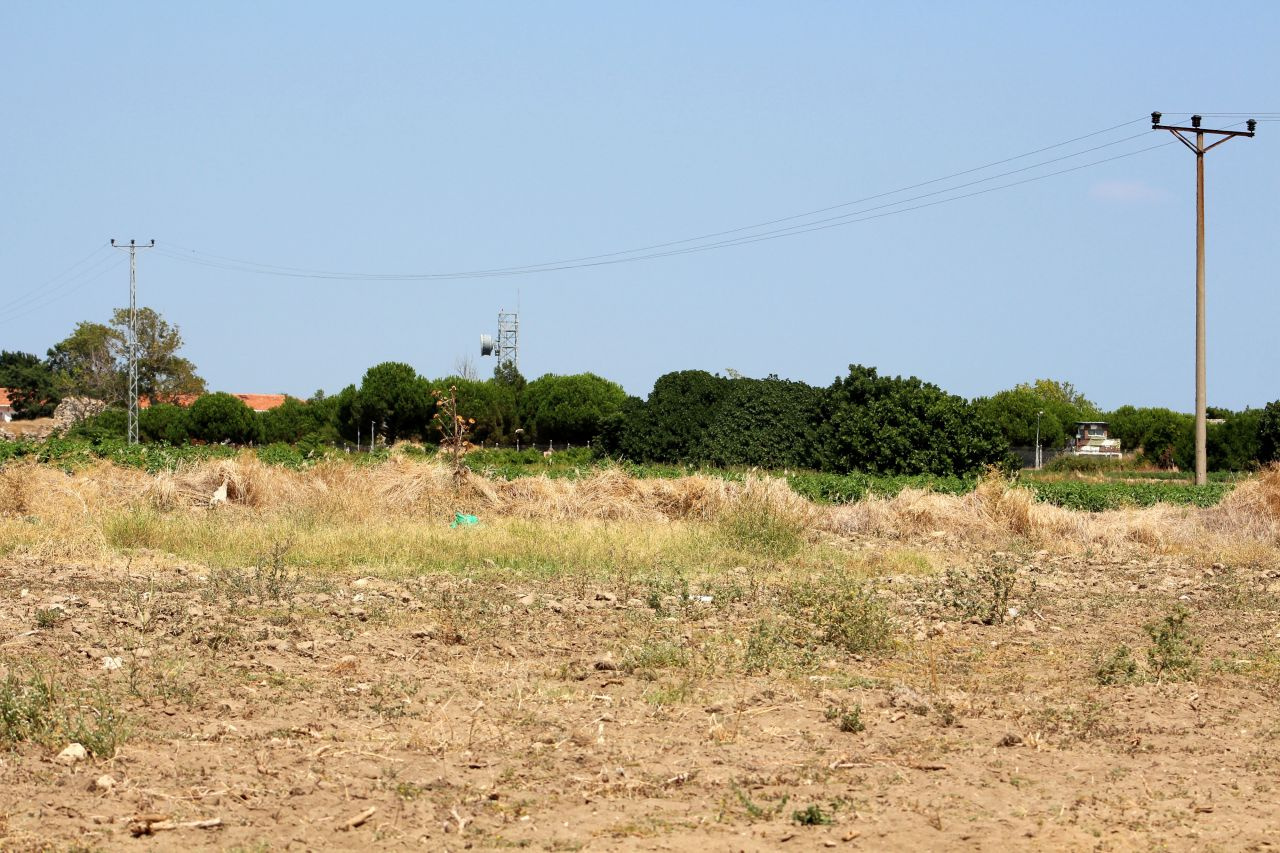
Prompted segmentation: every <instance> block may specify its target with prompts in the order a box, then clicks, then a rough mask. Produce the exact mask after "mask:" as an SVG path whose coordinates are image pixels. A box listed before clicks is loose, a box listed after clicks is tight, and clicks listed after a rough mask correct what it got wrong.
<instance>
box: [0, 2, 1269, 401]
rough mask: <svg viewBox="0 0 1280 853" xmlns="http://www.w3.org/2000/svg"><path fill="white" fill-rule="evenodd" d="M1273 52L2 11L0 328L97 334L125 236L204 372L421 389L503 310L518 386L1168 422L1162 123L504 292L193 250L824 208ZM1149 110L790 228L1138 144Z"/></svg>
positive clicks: (642, 9) (1097, 117)
mask: <svg viewBox="0 0 1280 853" xmlns="http://www.w3.org/2000/svg"><path fill="white" fill-rule="evenodd" d="M1278 42H1280V4H1277V3H1274V2H1234V3H1233V2H1227V3H1223V4H1220V5H1218V6H1216V7H1214V9H1213V10H1212V12H1206V11H1205V10H1204V8H1203V7H1200V6H1197V5H1195V4H1192V3H1190V2H1185V3H1171V2H1160V3H1155V2H1145V3H1144V2H1133V3H1124V4H1117V3H1113V2H1109V3H1102V2H1081V3H1070V4H1065V3H1058V4H1040V3H966V4H953V3H943V2H937V3H932V2H929V3H920V2H916V3H912V2H901V3H877V4H871V3H853V2H848V3H829V2H811V3H791V2H788V3H782V2H778V3H759V2H734V3H729V2H723V3H719V2H706V3H688V2H680V3H677V2H646V3H633V4H622V3H569V2H562V3H537V4H534V3H524V4H518V3H454V4H441V3H372V4H359V6H356V5H354V4H337V3H323V2H309V3H302V2H275V3H269V4H258V3H236V2H227V3H217V4H200V5H199V6H197V5H196V4H182V3H116V4H102V3H88V2H83V3H56V2H42V3H28V4H17V3H8V4H4V5H3V6H0V73H3V76H4V79H5V81H6V84H5V86H4V88H3V91H2V92H0V107H2V108H3V115H4V122H5V127H6V131H5V133H4V134H3V136H2V137H0V180H2V181H3V190H4V192H3V199H4V203H3V204H0V228H2V229H3V231H4V235H5V236H4V239H3V241H0V261H2V262H0V347H3V348H5V349H21V350H27V351H35V352H39V353H43V352H44V350H45V349H47V348H48V347H49V346H50V345H52V344H53V343H55V342H56V341H58V340H60V339H61V338H63V337H65V336H66V335H67V334H68V333H69V332H70V331H71V329H72V327H73V326H74V324H75V323H76V322H77V321H79V320H86V319H88V320H97V321H103V320H105V319H106V318H107V317H108V316H109V313H110V310H111V308H112V307H114V306H119V305H122V304H125V302H126V300H127V287H128V274H127V265H126V263H125V257H124V255H123V253H111V252H109V250H105V249H103V248H102V247H103V246H105V244H106V242H107V240H108V239H109V238H111V237H116V238H121V239H125V240H127V239H129V238H131V237H132V238H137V239H140V240H149V239H151V238H154V239H155V240H157V242H158V243H159V244H160V249H158V250H156V251H150V252H144V253H140V255H139V291H140V302H141V303H142V304H144V305H150V306H152V307H155V308H156V309H158V310H159V311H160V312H161V313H162V314H163V315H164V316H165V317H166V318H167V319H169V320H170V321H171V322H174V323H176V324H178V325H179V326H180V327H181V329H182V332H183V335H184V337H185V339H186V342H187V346H186V353H187V354H188V355H189V356H190V357H191V358H192V359H193V360H194V361H195V362H196V364H197V366H198V367H199V369H200V372H201V373H202V375H204V376H205V378H206V379H207V380H208V381H209V383H210V385H211V387H213V388H215V389H220V390H230V391H239V392H279V391H284V392H289V393H294V394H299V395H308V394H310V393H311V392H312V391H314V390H315V389H317V388H324V389H326V390H327V391H329V392H335V391H337V390H339V389H340V388H341V387H342V386H344V385H346V384H347V383H350V382H357V381H359V378H360V376H361V374H362V373H363V372H364V370H365V369H366V368H367V367H369V366H370V365H372V364H375V363H378V362H380V361H385V360H398V361H406V362H409V363H410V364H413V365H414V366H415V367H416V368H417V369H418V370H419V371H420V372H422V373H424V374H426V375H430V376H437V375H442V374H445V373H448V372H450V371H451V370H452V369H453V368H454V366H455V364H456V363H457V362H458V360H459V359H461V358H463V357H467V356H470V357H471V358H472V359H473V360H474V361H475V363H476V367H477V368H478V369H479V370H480V371H481V372H482V374H484V375H487V374H488V373H489V372H490V371H491V370H492V364H491V363H490V362H489V360H486V359H481V358H480V357H479V355H478V352H477V349H478V345H477V339H478V335H479V334H480V333H484V332H489V333H491V332H493V331H494V330H495V329H494V327H495V326H496V314H497V312H498V310H499V309H500V308H507V309H511V308H514V307H515V306H516V305H517V301H518V303H519V307H520V312H521V368H522V370H523V372H524V373H525V374H526V375H527V376H530V377H534V376H538V375H541V374H542V373H547V372H554V373H576V372H581V371H587V370H590V371H593V372H596V373H599V374H601V375H603V376H606V377H608V378H611V379H614V380H616V381H618V382H620V383H621V384H622V385H623V386H624V387H626V388H627V390H628V391H630V392H631V393H635V394H639V395H644V394H645V393H647V392H648V390H649V389H650V387H651V386H652V383H653V380H654V379H656V378H657V377H658V376H660V375H661V374H663V373H666V372H668V371H671V370H679V369H686V368H703V369H707V370H711V371H720V372H723V371H724V370H725V369H727V368H732V369H734V370H737V371H739V372H741V373H743V374H746V375H750V376H763V375H766V374H769V373H776V374H779V375H781V376H784V377H789V378H793V379H800V380H804V381H808V382H812V383H816V384H827V383H829V382H830V381H831V380H832V379H833V378H834V377H835V376H837V375H839V374H842V373H843V372H844V371H845V370H846V367H847V365H848V364H850V363H861V364H868V365H873V366H875V367H877V368H879V369H880V371H881V372H882V373H888V374H914V375H917V376H920V377H921V378H924V379H926V380H929V381H932V382H935V383H937V384H939V385H941V386H942V387H944V388H946V389H948V390H950V391H953V392H956V393H959V394H963V395H965V396H968V397H972V396H978V395H984V394H990V393H994V392H995V391H998V390H1001V389H1003V388H1008V387H1012V386H1013V385H1014V384H1016V383H1018V382H1021V381H1028V380H1031V379H1034V378H1037V377H1053V378H1058V379H1063V380H1067V381H1071V382H1073V383H1075V385H1076V386H1077V387H1078V388H1080V389H1081V390H1083V391H1084V392H1085V393H1086V394H1088V395H1089V396H1090V397H1091V398H1093V399H1094V400H1095V401H1097V402H1098V403H1100V404H1101V405H1103V406H1104V407H1114V406H1117V405H1120V404H1122V403H1134V404H1138V405H1162V406H1170V407H1174V408H1177V409H1181V410H1184V411H1189V410H1190V409H1191V407H1192V400H1193V362H1192V353H1193V349H1192V345H1193V338H1192V332H1193V317H1194V314H1193V310H1194V302H1193V295H1194V243H1193V238H1194V219H1193V217H1194V157H1193V156H1192V155H1191V154H1190V153H1189V152H1187V151H1186V150H1184V149H1182V148H1181V147H1180V146H1177V145H1168V146H1165V147H1162V148H1159V149H1156V150H1152V151H1147V152H1143V153H1139V154H1135V155H1134V156H1130V157H1125V158H1122V159H1119V160H1114V161H1112V162H1109V163H1103V164H1100V165H1096V166H1091V167H1088V168H1083V169H1080V170H1078V171H1074V172H1071V173H1069V174H1064V175H1059V176H1056V177H1049V178H1046V179H1044V180H1037V181H1033V182H1030V183H1026V184H1023V185H1020V186H1013V187H1009V188H1007V189H1002V190H999V191H995V192H990V193H987V194H984V195H981V196H977V197H973V198H968V199H962V200H957V201H953V202H946V203H942V204H938V205H935V206H931V207H928V208H924V209H920V210H914V211H909V212H903V213H901V214H899V215H890V216H886V217H883V218H878V219H872V220H869V221H862V222H854V223H851V224H845V225H841V226H839V227H833V228H829V229H826V230H818V231H813V232H811V233H804V234H799V235H796V236H790V237H786V238H782V239H771V240H765V241H760V242H755V243H750V244H747V245H741V246H734V247H728V248H722V249H718V250H714V251H705V252H696V253H690V254H682V255H676V256H673V257H663V258H656V259H649V260H640V261H636V262H629V263H619V264H611V265H605V266H591V267H584V268H577V269H563V270H556V271H550V272H542V273H538V274H533V275H521V276H504V277H487V278H464V279H453V280H408V281H381V280H367V279H366V280H355V281H349V280H334V279H318V278H291V277H279V276H268V275H259V274H253V273H249V272H245V271H243V270H242V269H223V268H219V267H218V266H210V265H209V262H210V259H211V258H212V257H214V256H222V257H229V258H235V259H243V260H247V261H250V262H254V263H257V264H270V265H279V266H288V267H297V268H306V269H310V270H324V271H345V272H353V273H415V274H416V273H440V272H453V271H467V270H480V269H491V268H495V267H507V266H514V265H527V264H537V263H542V262H548V261H555V260H558V259H564V258H576V257H582V256H587V255H596V254H602V253H609V252H615V251H622V250H628V249H633V248H636V247H642V246H648V245H652V244H657V243H664V242H667V241H674V240H682V239H685V238H690V237H695V236H698V235H703V234H707V233H712V232H718V231H724V230H728V229H733V228H738V227H741V226H746V225H751V224H753V223H758V222H764V221H769V220H774V219H777V218H780V217H786V216H791V215H794V214H799V213H803V212H805V211H810V210H815V209H820V208H826V207H829V206H832V205H838V204H842V203H845V202H849V201H851V200H855V199H859V198H863V197H867V196H871V195H876V194H879V193H884V192H889V191H893V190H897V189H899V188H902V187H906V186H909V185H912V184H917V183H920V182H922V181H927V180H930V179H932V178H937V177H939V176H944V175H949V174H952V173H955V172H960V171H963V170H967V169H971V168H974V167H978V166H982V165H984V164H987V163H991V162H993V161H997V160H1002V159H1004V158H1008V157H1014V156H1016V155H1020V154H1024V153H1026V152H1029V151H1032V150H1035V149H1038V148H1042V147H1045V146H1050V145H1054V144H1056V143H1060V142H1064V141H1066V140H1069V139H1072V138H1074V137H1079V136H1084V135H1085V134H1089V133H1092V132H1094V131H1098V130H1101V129H1104V128H1110V127H1113V126H1116V125H1121V124H1123V123H1125V122H1131V121H1134V120H1138V119H1141V118H1143V117H1144V116H1145V115H1146V114H1147V113H1149V112H1150V111H1151V110H1153V109H1160V110H1163V111H1165V112H1166V113H1167V114H1169V115H1170V117H1173V116H1174V115H1175V114H1177V113H1180V112H1186V113H1189V112H1191V111H1200V112H1204V113H1234V112H1251V113H1258V114H1259V116H1260V117H1262V114H1264V113H1268V112H1270V113H1272V115H1271V116H1268V118H1275V117H1277V115H1276V114H1277V113H1280V96H1277V94H1276V89H1275V82H1276V80H1277V79H1280V58H1278V56H1280V55H1278V54H1277V53H1276V52H1275V50H1274V49H1273V48H1274V45H1275V44H1276V43H1278ZM1238 120H1239V118H1236V117H1222V118H1214V119H1211V120H1210V121H1209V122H1208V124H1209V125H1211V126H1221V125H1222V124H1226V123H1232V122H1235V121H1238ZM1214 122H1217V123H1218V124H1217V125H1214V124H1213V123H1214ZM1146 128H1147V124H1146V123H1144V122H1142V121H1137V122H1136V123H1133V124H1128V125H1125V126H1123V127H1120V128H1118V129H1116V130H1113V131H1110V132H1108V133H1105V134H1100V135H1097V136H1093V137H1090V138H1089V139H1087V140H1083V141H1080V142H1077V143H1074V144H1072V145H1069V146H1063V147H1060V148H1055V149H1053V150H1051V151H1047V152H1044V153H1042V154H1039V155H1036V156H1033V157H1029V158H1024V159H1019V160H1015V161H1013V162H1011V163H1008V164H1005V165H1004V166H1001V167H996V168H993V169H990V170H986V171H979V172H974V173H971V174H969V175H966V176H964V177H963V178H957V179H954V180H952V181H949V182H942V183H939V184H931V185H929V186H927V187H925V188H922V189H918V190H915V191H912V192H909V193H906V194H905V195H896V196H890V197H888V198H886V199H881V200H877V201H874V202H868V203H866V204H864V205H863V206H861V207H859V206H856V205H855V206H849V207H845V208H841V209H839V210H837V211H834V212H833V213H829V214H826V216H831V215H835V214H838V213H845V212H848V211H852V210H860V209H862V208H863V207H871V206H874V205H878V204H884V203H887V202H891V201H895V200H901V199H902V198H905V197H911V196H915V195H919V194H921V193H925V192H931V191H935V190H939V189H946V188H947V187H950V186H954V185H956V184H958V183H964V182H967V181H972V180H977V179H982V178H986V177H990V176H992V175H994V174H997V173H999V172H1002V171H1008V170H1011V169H1017V168H1022V167H1024V166H1030V165H1033V164H1036V163H1041V162H1043V161H1045V160H1048V159H1051V158H1054V157H1060V156H1065V155H1069V154H1073V153H1076V152H1079V151H1081V150H1082V149H1084V148H1088V147H1092V146H1094V145H1103V144H1106V143H1115V144H1111V145H1108V147H1105V148H1102V149H1100V150H1098V151H1096V152H1093V153H1092V154H1084V155H1081V156H1076V157H1072V158H1071V159H1068V160H1064V161H1061V162H1059V163H1055V164H1050V165H1045V166H1042V167H1039V168H1036V169H1031V170H1028V171H1026V172H1021V173H1018V174H1016V175H1011V176H1009V177H1007V178H1000V179H994V180H990V181H988V182H987V183H984V184H979V185H976V186H975V187H972V188H970V189H969V190H965V191H964V192H972V191H974V190H976V189H985V188H990V187H995V186H1000V185H1003V184H1006V183H1010V182H1012V181H1015V180H1021V179H1024V178H1027V177H1034V176H1037V175H1041V174H1044V173H1046V172H1049V171H1054V170H1056V169H1062V168H1069V167H1072V166H1075V165H1082V164H1086V163H1090V162H1093V161H1095V160H1100V159H1102V158H1105V157H1112V156H1115V155H1116V154H1123V153H1127V152H1129V151H1135V150H1137V149H1138V148H1143V147H1147V146H1150V145H1155V144H1157V143H1159V142H1164V141H1171V140H1170V139H1169V137H1168V134H1159V133H1153V132H1151V131H1149V130H1146ZM1259 130H1260V133H1259V136H1258V138H1257V139H1253V140H1234V141H1232V142H1230V143H1228V144H1226V145H1224V146H1223V147H1222V148H1220V149H1217V150H1215V151H1214V152H1212V153H1211V154H1210V155H1209V157H1208V161H1207V164H1208V226H1209V241H1208V288H1209V313H1208V317H1209V397H1210V404H1211V405H1218V406H1229V407H1232V408H1242V407H1244V406H1246V405H1251V406H1260V405H1263V404H1265V403H1266V402H1268V401H1270V400H1274V399H1276V398H1280V379H1277V370H1276V367H1277V349H1276V336H1275V333H1274V328H1275V318H1276V317H1277V316H1280V289H1278V288H1277V287H1276V286H1275V273H1276V269H1277V260H1278V255H1280V240H1277V238H1276V231H1277V224H1278V220H1280V217H1278V215H1277V214H1278V210H1277V199H1278V198H1280V166H1278V165H1277V164H1278V160H1277V153H1280V122H1274V121H1271V122H1264V123H1263V124H1261V125H1260V127H1259ZM1144 132H1145V133H1144ZM1137 134H1144V135H1142V136H1140V137H1139V138H1137V139H1134V140H1130V141H1127V142H1117V140H1121V139H1123V138H1124V137H1126V136H1132V135H1137ZM948 197H949V196H948V195H947V194H945V193H944V194H942V195H939V196H933V197H930V198H929V199H926V201H935V200H941V199H945V198H948ZM919 203H922V202H916V204H919ZM895 209H897V208H889V209H887V210H886V211H880V212H887V211H888V210H895ZM818 218H820V217H818ZM795 221H796V222H808V221H812V220H811V219H800V220H795ZM787 224H790V223H787ZM743 233H746V234H752V233H757V232H743ZM686 245H697V244H686ZM162 250H163V251H162ZM85 258H88V260H87V261H86V262H85V263H83V264H82V265H80V266H74V265H75V264H77V262H80V261H82V260H83V259H85ZM183 258H186V260H183ZM192 259H203V260H204V261H205V263H204V264H195V263H191V262H190V261H191V260H192ZM69 268H70V272H66V271H67V270H68V269H69Z"/></svg>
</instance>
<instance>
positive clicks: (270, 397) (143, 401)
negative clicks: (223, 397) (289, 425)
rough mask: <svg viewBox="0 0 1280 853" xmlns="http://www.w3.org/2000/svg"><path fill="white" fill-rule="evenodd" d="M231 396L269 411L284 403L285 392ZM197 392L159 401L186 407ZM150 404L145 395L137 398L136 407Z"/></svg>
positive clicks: (260, 409)
mask: <svg viewBox="0 0 1280 853" xmlns="http://www.w3.org/2000/svg"><path fill="white" fill-rule="evenodd" d="M231 396H232V397H239V398H240V399H241V400H244V403H245V405H246V406H248V407H249V408H251V409H253V410H254V411H255V412H269V411H271V410H272V409H274V408H277V407H279V406H283V405H284V401H285V398H286V397H287V396H288V395H286V394H232V395H231ZM199 397H200V395H199V394H178V395H176V396H174V397H172V398H170V399H168V400H162V401H160V402H165V403H173V404H174V405H176V406H182V407H183V408H186V407H187V406H190V405H191V404H192V403H194V402H195V401H196V400H197V399H199ZM150 406H151V401H150V400H148V399H147V398H146V397H139V398H138V408H140V409H146V408H149V407H150Z"/></svg>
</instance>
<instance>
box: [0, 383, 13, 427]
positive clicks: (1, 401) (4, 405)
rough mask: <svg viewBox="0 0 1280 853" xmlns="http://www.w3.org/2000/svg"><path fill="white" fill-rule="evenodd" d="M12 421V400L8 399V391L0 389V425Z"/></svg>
mask: <svg viewBox="0 0 1280 853" xmlns="http://www.w3.org/2000/svg"><path fill="white" fill-rule="evenodd" d="M11 420H13V400H11V399H9V389H8V388H0V423H6V424H7V423H9V421H11Z"/></svg>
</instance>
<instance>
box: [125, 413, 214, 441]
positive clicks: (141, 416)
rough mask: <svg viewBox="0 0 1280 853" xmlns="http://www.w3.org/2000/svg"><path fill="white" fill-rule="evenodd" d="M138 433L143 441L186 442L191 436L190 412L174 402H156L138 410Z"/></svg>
mask: <svg viewBox="0 0 1280 853" xmlns="http://www.w3.org/2000/svg"><path fill="white" fill-rule="evenodd" d="M138 435H139V437H140V438H142V440H143V441H163V442H165V443H166V444H172V445H174V446H177V445H179V444H185V443H186V442H187V440H188V439H189V438H190V437H191V421H190V413H189V412H188V411H187V410H186V409H184V408H183V407H182V406H175V405H173V404H172V403H155V404H153V405H151V406H148V407H147V408H145V409H142V410H140V411H139V412H138ZM218 440H219V441H220V440H221V439H218Z"/></svg>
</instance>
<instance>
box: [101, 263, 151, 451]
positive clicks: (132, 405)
mask: <svg viewBox="0 0 1280 853" xmlns="http://www.w3.org/2000/svg"><path fill="white" fill-rule="evenodd" d="M111 245H112V247H113V248H116V249H128V250H129V443H130V444H137V443H138V250H139V249H153V248H155V245H156V241H155V240H152V241H151V242H150V243H148V244H146V245H144V246H139V245H138V241H137V240H130V241H129V245H127V246H126V245H124V244H123V243H120V244H117V243H116V241H115V240H114V239H113V240H112V241H111Z"/></svg>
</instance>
